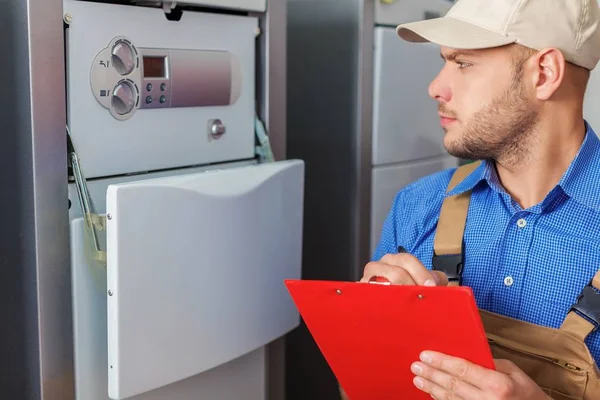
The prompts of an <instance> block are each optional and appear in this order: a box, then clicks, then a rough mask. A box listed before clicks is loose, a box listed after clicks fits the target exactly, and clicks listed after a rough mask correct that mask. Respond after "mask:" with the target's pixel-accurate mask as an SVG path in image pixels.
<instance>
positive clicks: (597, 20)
mask: <svg viewBox="0 0 600 400" xmlns="http://www.w3.org/2000/svg"><path fill="white" fill-rule="evenodd" d="M397 32H398V35H399V36H400V37H401V38H403V39H404V40H407V41H409V42H432V43H436V44H438V45H440V46H446V47H451V48H456V49H481V48H490V47H497V46H503V45H507V44H511V43H519V44H521V45H523V46H525V47H529V48H532V49H534V50H540V49H542V48H548V47H552V48H557V49H559V50H561V52H562V53H563V55H564V57H565V59H566V60H567V61H570V62H572V63H573V64H576V65H580V66H582V67H584V68H587V69H589V70H592V69H594V68H595V67H596V64H597V63H598V60H599V59H600V9H599V6H598V0H458V1H457V2H456V4H454V6H453V7H452V8H451V9H450V11H448V13H447V14H446V16H444V17H441V18H434V19H428V20H424V21H418V22H411V23H408V24H402V25H399V26H398V28H397Z"/></svg>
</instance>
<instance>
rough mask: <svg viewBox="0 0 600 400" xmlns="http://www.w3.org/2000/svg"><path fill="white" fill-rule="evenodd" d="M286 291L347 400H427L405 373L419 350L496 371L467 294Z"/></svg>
mask: <svg viewBox="0 0 600 400" xmlns="http://www.w3.org/2000/svg"><path fill="white" fill-rule="evenodd" d="M285 284H286V286H287V289H288V291H289V293H290V295H291V296H292V298H293V301H294V303H295V304H296V307H297V308H298V311H299V313H300V315H301V316H302V318H303V320H304V322H305V323H306V326H307V328H308V330H309V331H310V333H311V335H312V336H313V338H314V340H315V342H316V344H317V346H318V347H319V349H320V351H321V353H322V354H323V356H324V358H325V360H326V361H327V363H328V364H329V367H330V368H331V370H332V372H333V373H334V375H335V376H336V378H337V379H338V381H339V382H340V384H341V386H342V387H343V388H344V390H345V391H346V393H347V395H348V397H349V399H350V400H393V399H405V400H419V399H423V400H431V396H430V395H428V394H426V393H424V392H422V391H420V390H418V389H417V388H416V387H415V386H414V384H413V378H414V374H413V373H412V372H411V370H410V366H411V364H412V363H413V362H415V361H418V359H419V354H420V353H421V351H423V350H434V351H439V352H442V353H445V354H449V355H452V356H456V357H460V358H463V359H466V360H469V361H471V362H474V363H476V364H479V365H481V366H484V367H486V368H490V369H494V368H495V367H494V362H493V358H492V353H491V350H490V347H489V344H488V342H487V338H486V335H485V331H484V328H483V324H482V322H481V318H480V315H479V311H478V309H477V305H476V303H475V299H474V296H473V292H472V290H471V289H470V288H468V287H425V286H403V285H389V286H385V285H377V284H367V283H356V282H334V281H311V280H286V281H285ZM308 384H310V383H308Z"/></svg>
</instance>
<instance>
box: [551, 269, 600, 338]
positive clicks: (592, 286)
mask: <svg viewBox="0 0 600 400" xmlns="http://www.w3.org/2000/svg"><path fill="white" fill-rule="evenodd" d="M599 328H600V271H598V272H596V275H595V276H594V277H593V278H592V280H591V281H590V283H589V284H588V285H586V286H585V287H584V288H583V290H582V291H581V294H580V295H579V297H578V298H577V302H576V303H575V304H573V306H571V309H570V310H569V313H568V314H567V316H566V317H565V320H564V321H563V323H562V325H561V327H560V330H562V331H563V332H567V333H569V334H571V335H573V336H575V337H577V338H578V339H580V340H581V341H584V340H585V339H586V338H587V336H588V335H589V334H590V333H592V332H594V331H596V330H598V329H599Z"/></svg>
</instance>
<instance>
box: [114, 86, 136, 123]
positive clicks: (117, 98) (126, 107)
mask: <svg viewBox="0 0 600 400" xmlns="http://www.w3.org/2000/svg"><path fill="white" fill-rule="evenodd" d="M136 100H137V93H136V90H135V88H134V87H133V84H132V83H131V82H128V81H122V82H119V83H118V84H117V86H115V88H114V90H113V93H112V103H113V107H114V109H115V111H116V112H117V114H119V115H125V114H128V113H130V112H131V110H133V107H135V103H136Z"/></svg>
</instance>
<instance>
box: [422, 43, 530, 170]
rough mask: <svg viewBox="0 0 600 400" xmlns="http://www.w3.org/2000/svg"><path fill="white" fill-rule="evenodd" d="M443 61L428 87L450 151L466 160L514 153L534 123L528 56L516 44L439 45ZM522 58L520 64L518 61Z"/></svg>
mask: <svg viewBox="0 0 600 400" xmlns="http://www.w3.org/2000/svg"><path fill="white" fill-rule="evenodd" d="M441 55H442V57H443V58H444V59H445V61H446V62H445V65H444V67H443V68H442V70H441V71H440V73H439V74H438V76H437V77H436V78H435V79H434V80H433V81H432V82H431V85H430V86H429V95H430V96H431V97H432V98H434V99H435V100H436V101H437V102H438V108H439V114H440V122H441V124H442V127H443V129H444V132H446V135H445V137H444V145H445V146H446V149H447V150H448V152H449V153H450V154H452V155H454V156H456V157H461V158H466V159H494V160H498V159H499V158H502V157H505V156H506V155H507V154H511V155H512V156H517V155H518V154H515V153H519V152H522V151H525V149H523V146H524V145H525V143H524V142H525V139H526V138H527V137H529V136H530V134H531V132H532V131H533V129H534V127H535V124H536V123H537V118H538V114H537V110H536V104H535V102H534V100H533V95H532V93H526V88H525V86H524V84H523V82H524V81H523V68H524V64H523V62H524V61H525V60H526V59H527V56H522V53H517V52H516V51H515V49H514V48H512V49H511V47H509V46H506V47H501V48H495V49H486V50H464V51H463V50H459V49H451V48H447V47H442V48H441ZM520 61H521V62H520Z"/></svg>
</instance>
